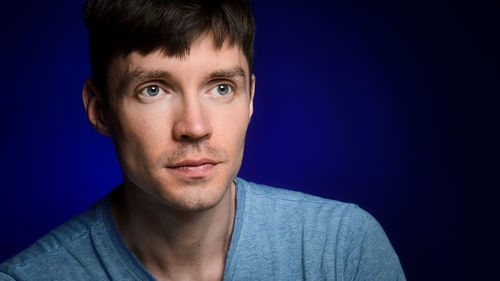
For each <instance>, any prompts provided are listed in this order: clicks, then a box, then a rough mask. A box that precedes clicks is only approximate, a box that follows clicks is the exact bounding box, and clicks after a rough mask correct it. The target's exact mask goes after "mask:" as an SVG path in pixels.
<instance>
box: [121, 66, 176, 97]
mask: <svg viewBox="0 0 500 281" xmlns="http://www.w3.org/2000/svg"><path fill="white" fill-rule="evenodd" d="M171 78H172V74H170V73H169V72H168V71H162V70H159V71H155V70H153V71H147V70H141V69H138V70H134V71H131V72H127V73H125V74H124V75H122V77H120V81H119V83H118V93H122V92H123V91H124V90H126V89H127V88H128V86H129V85H130V84H132V83H134V82H135V81H145V80H157V79H171Z"/></svg>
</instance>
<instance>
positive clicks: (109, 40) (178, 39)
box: [83, 0, 255, 94]
mask: <svg viewBox="0 0 500 281" xmlns="http://www.w3.org/2000/svg"><path fill="white" fill-rule="evenodd" d="M83 10H84V21H85V25H86V26H87V30H88V34H89V52H90V65H91V70H92V79H93V81H94V83H95V85H96V86H97V87H98V88H99V89H100V90H101V91H102V92H104V94H106V92H107V77H106V76H107V72H108V68H109V65H110V63H111V61H112V60H113V58H115V57H117V56H119V55H123V56H126V55H128V54H130V52H132V51H137V52H139V53H141V54H143V55H145V54H148V53H151V52H153V51H155V50H161V51H163V52H164V53H165V55H168V56H184V55H186V54H187V53H188V52H189V49H190V46H191V44H192V42H193V41H194V40H196V39H197V38H198V37H199V36H201V35H203V34H205V33H209V32H210V33H212V34H213V36H214V40H215V44H216V46H217V48H221V47H222V45H223V43H224V42H225V41H226V40H227V42H228V43H229V45H230V46H231V45H234V44H236V45H237V46H239V47H241V49H242V50H243V53H244V54H245V56H246V59H247V62H248V65H249V71H250V73H252V71H253V57H254V48H253V42H254V37H255V22H254V18H253V13H252V9H251V6H250V2H249V0H88V1H87V2H86V3H85V5H84V6H83Z"/></svg>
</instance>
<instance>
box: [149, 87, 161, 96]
mask: <svg viewBox="0 0 500 281" xmlns="http://www.w3.org/2000/svg"><path fill="white" fill-rule="evenodd" d="M147 92H148V95H150V96H156V95H158V92H159V91H158V87H156V86H149V87H148V89H147Z"/></svg>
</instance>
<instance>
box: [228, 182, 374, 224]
mask: <svg viewBox="0 0 500 281" xmlns="http://www.w3.org/2000/svg"><path fill="white" fill-rule="evenodd" d="M237 182H238V184H239V185H240V186H241V187H243V189H244V191H245V193H246V196H245V197H246V199H247V200H246V201H247V203H246V204H249V205H251V207H252V208H251V210H254V211H257V212H264V213H266V215H269V214H273V215H279V214H283V215H291V214H294V213H295V214H296V213H300V214H301V216H300V217H301V218H302V219H305V220H306V221H307V220H308V219H311V220H315V221H318V219H320V220H322V222H324V220H334V221H336V222H338V223H341V221H344V222H346V223H349V224H352V223H361V224H362V223H363V222H366V221H369V220H374V219H373V217H372V216H370V214H368V213H367V212H366V211H364V210H363V209H361V208H360V207H358V206H357V205H356V204H352V203H345V202H341V201H337V200H332V199H327V198H322V197H318V196H314V195H310V194H306V193H303V192H298V191H292V190H288V189H284V188H278V187H271V186H268V185H263V184H256V183H253V182H249V181H245V180H242V179H238V181H237ZM270 210H272V211H273V212H272V213H268V211H270Z"/></svg>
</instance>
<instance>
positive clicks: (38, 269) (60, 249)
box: [0, 200, 103, 279]
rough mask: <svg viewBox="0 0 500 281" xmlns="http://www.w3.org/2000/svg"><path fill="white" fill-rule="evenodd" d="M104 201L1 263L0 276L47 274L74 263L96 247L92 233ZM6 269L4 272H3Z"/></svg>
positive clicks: (98, 221) (98, 220) (97, 222)
mask: <svg viewBox="0 0 500 281" xmlns="http://www.w3.org/2000/svg"><path fill="white" fill-rule="evenodd" d="M102 204H103V200H101V201H99V202H97V203H95V204H94V205H93V206H92V207H91V208H89V209H88V210H86V211H84V212H83V213H81V214H79V215H77V216H75V217H73V218H71V219H70V220H68V221H66V222H65V223H63V224H62V225H60V226H58V227H57V228H55V229H54V230H52V231H51V232H49V233H48V234H46V235H45V236H43V237H42V238H41V239H39V240H38V241H36V242H35V243H34V244H32V245H31V246H29V247H28V248H26V249H25V250H23V251H22V252H20V253H19V254H17V255H15V256H14V257H12V258H10V259H9V260H7V261H5V262H4V263H2V264H0V276H2V277H5V274H10V275H12V276H19V274H28V275H29V274H31V277H34V276H37V274H40V275H43V274H42V273H43V272H44V271H45V272H46V271H49V270H51V269H52V268H55V267H57V266H58V265H61V264H68V263H71V261H75V260H77V259H79V258H80V257H81V256H83V255H85V254H86V253H88V252H89V251H92V249H91V237H90V233H91V231H92V229H93V228H94V227H95V226H96V224H99V223H100V219H99V212H98V209H99V208H100V207H101V205H102ZM2 273H3V274H4V275H1V274H2ZM16 279H17V278H16ZM20 279H24V278H20Z"/></svg>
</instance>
